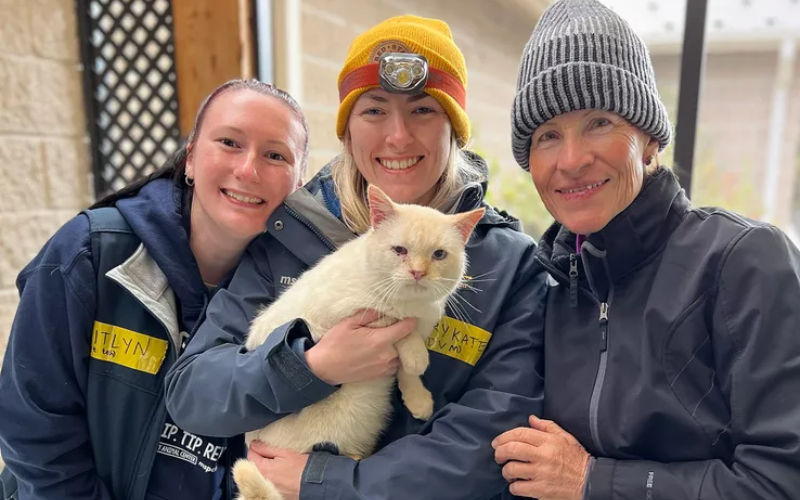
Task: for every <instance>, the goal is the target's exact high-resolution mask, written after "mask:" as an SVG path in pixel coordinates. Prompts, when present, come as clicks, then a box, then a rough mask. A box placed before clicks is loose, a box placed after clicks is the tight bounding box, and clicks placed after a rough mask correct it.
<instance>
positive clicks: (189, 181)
mask: <svg viewBox="0 0 800 500" xmlns="http://www.w3.org/2000/svg"><path fill="white" fill-rule="evenodd" d="M183 180H184V181H185V182H186V185H187V186H189V187H192V186H194V179H192V178H191V177H189V173H188V172H184V173H183Z"/></svg>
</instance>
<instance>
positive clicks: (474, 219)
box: [453, 208, 486, 243]
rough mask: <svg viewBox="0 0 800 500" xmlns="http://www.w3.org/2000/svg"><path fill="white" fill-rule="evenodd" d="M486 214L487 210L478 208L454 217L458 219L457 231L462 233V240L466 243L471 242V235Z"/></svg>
mask: <svg viewBox="0 0 800 500" xmlns="http://www.w3.org/2000/svg"><path fill="white" fill-rule="evenodd" d="M484 212H486V209H485V208H478V209H475V210H472V211H469V212H467V213H464V214H459V215H454V216H453V217H456V229H458V232H459V233H461V238H462V239H463V240H464V243H466V242H467V241H468V240H469V235H470V234H472V230H473V229H475V225H476V224H477V223H478V221H479V220H481V217H483V213H484Z"/></svg>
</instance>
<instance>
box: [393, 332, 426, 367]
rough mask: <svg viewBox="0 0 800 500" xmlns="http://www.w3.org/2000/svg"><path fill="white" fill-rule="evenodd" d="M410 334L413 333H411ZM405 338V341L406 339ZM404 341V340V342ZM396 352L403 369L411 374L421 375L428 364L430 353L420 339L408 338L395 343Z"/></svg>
mask: <svg viewBox="0 0 800 500" xmlns="http://www.w3.org/2000/svg"><path fill="white" fill-rule="evenodd" d="M411 335H414V334H413V333H412V334H411ZM406 340H407V341H406ZM404 341H405V342H404ZM396 347H397V353H398V355H399V357H400V364H401V365H402V366H403V370H404V371H405V372H406V373H410V374H411V375H422V374H423V373H425V370H427V369H428V365H429V364H430V355H429V354H428V348H427V346H426V345H425V342H424V341H422V340H421V339H409V338H408V337H406V338H405V339H403V341H401V342H398V343H397V344H396Z"/></svg>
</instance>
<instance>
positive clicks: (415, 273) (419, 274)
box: [409, 269, 427, 281]
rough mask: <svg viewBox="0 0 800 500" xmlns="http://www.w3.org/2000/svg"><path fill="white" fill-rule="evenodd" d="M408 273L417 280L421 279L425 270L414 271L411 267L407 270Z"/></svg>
mask: <svg viewBox="0 0 800 500" xmlns="http://www.w3.org/2000/svg"><path fill="white" fill-rule="evenodd" d="M409 273H411V276H413V277H414V279H415V280H417V281H419V280H421V279H422V277H423V276H425V274H427V273H426V272H425V271H416V270H413V269H412V270H411V271H409Z"/></svg>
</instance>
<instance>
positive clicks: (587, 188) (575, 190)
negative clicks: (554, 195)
mask: <svg viewBox="0 0 800 500" xmlns="http://www.w3.org/2000/svg"><path fill="white" fill-rule="evenodd" d="M605 183H606V181H600V182H598V183H597V184H591V185H589V186H583V187H579V188H574V189H562V190H561V192H562V193H568V194H571V193H580V192H581V191H588V190H589V189H594V188H596V187H600V186H602V185H603V184H605Z"/></svg>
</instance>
